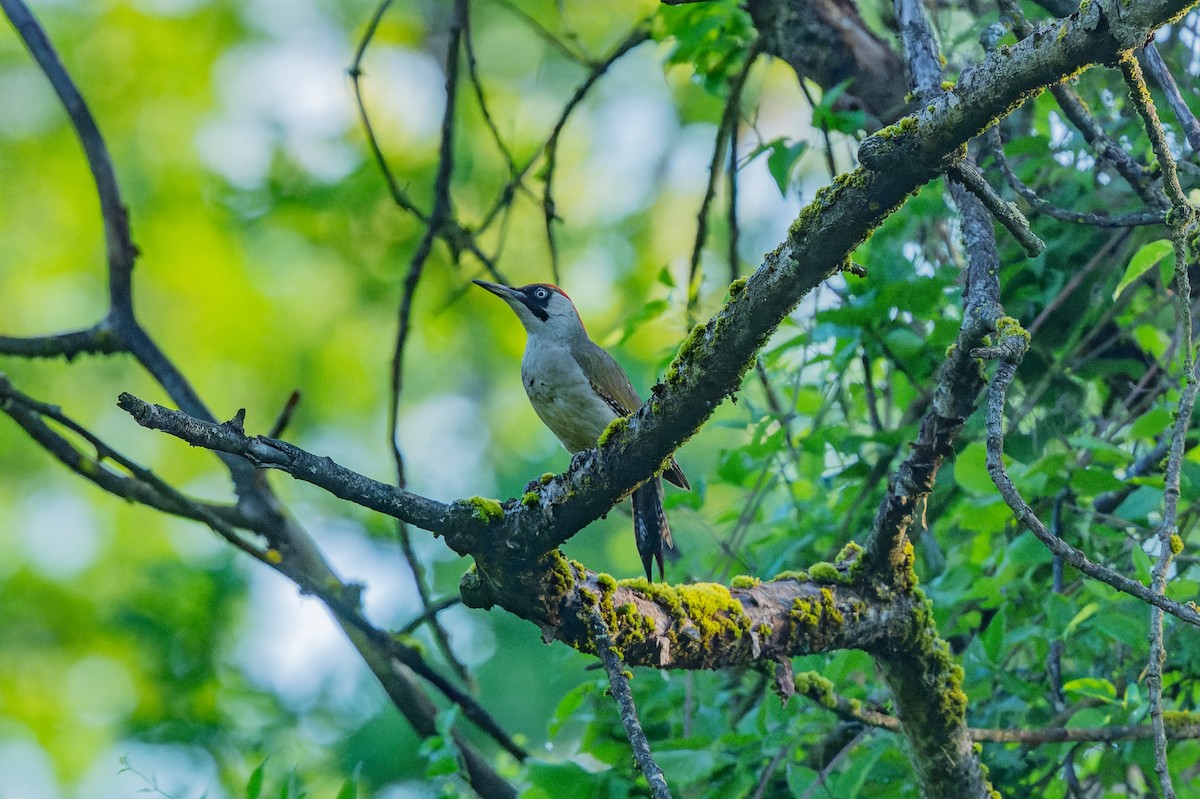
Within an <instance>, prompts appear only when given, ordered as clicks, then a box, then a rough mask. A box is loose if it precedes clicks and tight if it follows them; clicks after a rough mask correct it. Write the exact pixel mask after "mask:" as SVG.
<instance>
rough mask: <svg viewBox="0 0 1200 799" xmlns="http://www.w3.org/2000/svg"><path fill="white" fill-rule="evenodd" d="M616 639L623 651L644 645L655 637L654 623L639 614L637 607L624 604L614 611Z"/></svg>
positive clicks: (627, 603)
mask: <svg viewBox="0 0 1200 799" xmlns="http://www.w3.org/2000/svg"><path fill="white" fill-rule="evenodd" d="M613 618H614V620H615V622H616V624H615V626H614V627H613V630H614V634H615V638H616V640H617V643H618V645H619V646H620V647H621V649H622V650H624V649H628V648H629V647H630V646H634V645H637V644H643V643H645V642H646V641H647V640H649V639H650V638H651V637H652V636H653V635H654V622H653V621H651V620H650V619H649V618H647V617H646V616H643V615H642V614H641V613H639V612H638V609H637V605H635V604H633V603H632V602H623V603H622V604H620V605H618V606H617V607H616V608H615V610H614V611H613Z"/></svg>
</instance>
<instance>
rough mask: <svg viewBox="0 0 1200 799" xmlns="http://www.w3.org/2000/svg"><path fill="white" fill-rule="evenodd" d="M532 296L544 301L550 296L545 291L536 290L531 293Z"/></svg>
mask: <svg viewBox="0 0 1200 799" xmlns="http://www.w3.org/2000/svg"><path fill="white" fill-rule="evenodd" d="M533 296H535V297H537V298H538V299H539V300H544V299H546V298H547V297H549V296H550V292H548V291H546V290H545V289H538V290H537V291H535V292H533Z"/></svg>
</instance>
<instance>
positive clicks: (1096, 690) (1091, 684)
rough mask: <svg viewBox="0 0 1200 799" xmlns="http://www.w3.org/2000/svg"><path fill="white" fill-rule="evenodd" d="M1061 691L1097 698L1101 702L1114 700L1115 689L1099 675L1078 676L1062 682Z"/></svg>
mask: <svg viewBox="0 0 1200 799" xmlns="http://www.w3.org/2000/svg"><path fill="white" fill-rule="evenodd" d="M1063 693H1065V694H1073V695H1075V696H1077V697H1089V698H1091V699H1099V700H1100V701H1101V702H1115V701H1116V699H1117V689H1116V688H1115V687H1113V684H1112V683H1111V682H1109V681H1108V680H1102V679H1100V678H1099V677H1080V678H1078V679H1075V680H1068V681H1067V682H1065V683H1063Z"/></svg>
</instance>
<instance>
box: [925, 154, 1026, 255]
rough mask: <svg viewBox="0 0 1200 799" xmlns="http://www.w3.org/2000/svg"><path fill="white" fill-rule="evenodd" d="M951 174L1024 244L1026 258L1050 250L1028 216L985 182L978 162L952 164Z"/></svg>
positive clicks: (964, 161)
mask: <svg viewBox="0 0 1200 799" xmlns="http://www.w3.org/2000/svg"><path fill="white" fill-rule="evenodd" d="M947 171H948V172H949V174H950V176H951V177H953V178H954V179H955V180H956V181H958V182H959V183H960V184H962V186H963V187H964V188H965V189H967V191H969V192H971V193H972V194H974V195H975V196H976V197H977V198H978V199H979V201H980V202H981V203H983V207H984V208H987V209H988V211H990V212H991V214H992V216H993V217H995V218H996V221H998V222H999V223H1000V224H1001V225H1004V227H1005V229H1007V230H1008V232H1009V233H1011V234H1012V236H1013V238H1014V239H1016V240H1017V243H1018V244H1020V245H1021V249H1023V250H1025V254H1026V255H1028V256H1029V257H1030V258H1033V257H1035V256H1037V255H1038V254H1040V253H1041V252H1042V250H1044V249H1046V242H1044V241H1042V240H1041V239H1039V238H1038V237H1037V236H1036V235H1034V232H1033V231H1032V230H1030V229H1029V220H1028V219H1026V218H1025V215H1024V214H1022V213H1021V211H1020V209H1019V208H1017V206H1015V205H1013V204H1012V203H1006V202H1005V201H1004V200H1002V199H1000V195H999V194H996V190H995V189H993V188H992V185H991V184H990V183H988V182H987V181H986V180H984V177H983V174H982V173H981V172H980V171H979V167H977V166H975V162H974V161H972V160H970V159H968V158H963V159H961V160H958V161H955V162H954V163H952V164H951V165H950V168H949V169H948V170H947Z"/></svg>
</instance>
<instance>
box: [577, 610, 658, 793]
mask: <svg viewBox="0 0 1200 799" xmlns="http://www.w3.org/2000/svg"><path fill="white" fill-rule="evenodd" d="M591 623H592V635H593V637H594V639H595V643H596V654H597V655H599V656H600V662H601V663H603V664H604V671H605V672H606V673H607V674H608V685H609V691H610V692H611V693H612V697H613V701H614V702H616V703H617V710H618V712H619V713H620V715H621V725H622V726H623V727H624V728H625V737H626V738H628V739H629V746H630V747H631V748H632V749H633V762H634V763H636V764H637V767H638V771H640V772H642V774H644V775H645V777H646V782H648V783H650V795H651V796H652V797H654V799H671V789H670V788H669V787H667V778H666V776H665V775H664V774H663V771H662V769H661V768H659V765H658V763H656V762H654V754H653V753H652V752H651V751H650V742H649V741H647V740H646V733H645V731H643V730H642V723H641V721H639V720H638V716H637V708H636V707H634V704H633V692H631V691H630V690H629V678H630V675H628V674H626V672H625V670H624V668H622V663H621V657H620V655H618V654H617V651H616V647H614V646H613V643H612V639H611V638H610V637H609V634H608V625H607V624H605V622H604V616H602V615H601V614H600V611H598V610H595V609H593V610H592V613H591Z"/></svg>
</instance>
